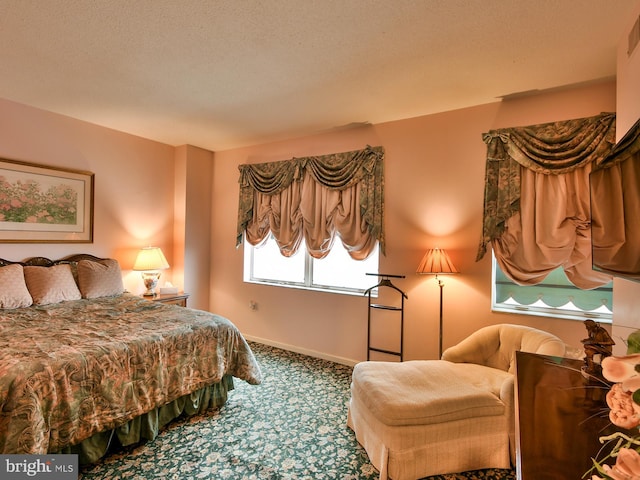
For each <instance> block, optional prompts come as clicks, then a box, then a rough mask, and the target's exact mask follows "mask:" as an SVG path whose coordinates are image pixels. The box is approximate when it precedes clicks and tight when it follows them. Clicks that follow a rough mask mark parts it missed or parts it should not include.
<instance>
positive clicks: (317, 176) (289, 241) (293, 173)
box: [236, 147, 384, 259]
mask: <svg viewBox="0 0 640 480" xmlns="http://www.w3.org/2000/svg"><path fill="white" fill-rule="evenodd" d="M383 159H384V151H383V149H382V147H367V148H365V149H364V150H357V151H353V152H344V153H337V154H332V155H324V156H319V157H305V158H294V159H292V160H287V161H281V162H270V163H262V164H245V165H240V166H239V169H240V180H239V182H240V199H239V206H238V229H237V237H236V245H240V244H241V242H242V238H243V235H244V233H245V232H246V238H247V241H248V242H249V243H250V244H251V245H258V244H260V242H263V241H264V240H265V238H266V237H267V236H268V234H269V232H271V233H273V236H274V237H275V239H276V242H277V243H278V246H279V247H280V251H281V252H282V254H283V255H285V256H291V255H293V254H294V253H295V252H296V251H297V250H298V247H299V246H300V243H301V241H302V238H304V239H305V242H306V244H307V248H308V250H309V253H310V255H312V256H313V257H314V258H323V257H325V256H326V255H327V254H328V253H329V251H330V250H331V247H332V246H333V242H334V239H335V237H336V235H338V237H339V238H340V240H341V241H342V243H343V245H344V246H345V248H346V249H347V251H348V252H349V254H350V255H351V257H352V258H355V259H364V258H366V257H368V256H369V255H370V254H371V252H372V251H373V249H374V248H375V244H376V242H379V244H380V251H381V252H383V253H384V229H383V212H384V201H383V196H384V175H383V174H384V171H383Z"/></svg>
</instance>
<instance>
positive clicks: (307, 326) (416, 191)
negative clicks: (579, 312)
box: [210, 82, 616, 361]
mask: <svg viewBox="0 0 640 480" xmlns="http://www.w3.org/2000/svg"><path fill="white" fill-rule="evenodd" d="M615 101H616V98H615V84H614V83H613V82H605V83H600V84H595V85H590V86H584V87H581V88H575V89H570V90H558V91H554V92H549V93H546V94H541V95H538V96H530V97H523V98H519V99H512V100H509V101H503V102H496V103H494V104H489V105H483V106H478V107H474V108H469V109H464V110H458V111H453V112H447V113H443V114H438V115H431V116H425V117H419V118H414V119H408V120H401V121H397V122H390V123H385V124H379V125H373V126H368V127H363V128H358V129H353V130H346V131H339V132H330V133H325V134H320V135H316V136H312V137H307V138H301V139H295V140H291V141H285V142H278V143H272V144H267V145H260V146H254V147H250V148H243V149H237V150H229V151H224V152H216V154H215V156H214V172H213V203H212V205H213V211H212V225H214V227H213V230H212V243H211V252H212V258H211V297H210V299H211V300H210V307H211V309H212V310H213V311H216V312H218V313H220V314H222V315H225V316H228V317H229V318H230V319H232V320H233V321H234V322H235V323H236V324H237V325H238V326H239V327H240V329H241V330H242V331H243V332H244V333H245V334H247V335H248V336H249V337H255V338H259V339H265V340H268V341H270V342H272V343H275V344H281V345H285V346H294V348H295V349H298V350H301V351H310V352H320V353H321V354H323V355H326V356H328V357H331V358H338V359H343V360H346V361H356V360H362V359H364V358H366V338H367V332H366V326H367V301H366V298H364V297H353V296H343V295H338V294H329V293H318V292H309V291H300V290H293V289H287V288H279V287H271V286H262V285H253V284H245V283H243V281H242V249H239V250H236V249H235V247H234V239H235V229H236V208H237V207H236V199H237V196H238V184H237V178H238V168H237V167H238V165H239V164H241V163H254V162H266V161H274V160H284V159H289V158H291V157H301V156H308V155H322V154H328V153H333V152H342V151H348V150H354V149H360V148H363V147H364V146H365V145H367V144H369V145H374V146H376V145H381V146H383V147H384V148H385V151H386V159H385V182H386V183H385V188H386V191H385V198H386V238H387V255H386V257H381V260H380V271H382V272H385V273H391V274H399V275H406V278H405V279H402V280H398V281H397V282H396V285H398V286H399V287H400V288H402V289H403V290H405V291H406V292H407V293H408V297H409V298H408V300H407V302H406V312H405V322H406V325H405V332H406V338H405V352H406V358H407V359H419V358H435V357H436V356H437V351H438V308H439V307H438V301H439V300H438V295H439V290H438V287H437V285H436V283H435V281H434V279H433V277H425V276H419V275H416V274H415V273H414V272H415V269H416V267H417V266H418V263H419V261H420V259H421V257H422V255H423V254H424V251H425V250H426V249H427V248H431V247H435V246H439V247H441V248H446V249H447V250H448V251H449V252H450V255H451V257H452V260H453V262H454V263H455V265H456V266H457V267H458V269H459V270H460V272H461V273H460V274H459V275H455V276H450V277H446V278H445V283H446V286H445V288H444V323H445V327H444V347H445V348H446V347H447V346H450V345H453V344H455V343H457V342H458V341H459V340H461V339H462V338H464V337H465V336H467V335H468V334H470V333H471V332H473V331H474V330H476V329H477V328H479V327H481V326H484V325H488V324H492V323H499V322H511V323H520V324H527V325H533V326H538V327H540V328H543V329H546V330H549V331H552V332H554V333H556V334H558V335H559V336H560V337H561V338H562V339H563V340H564V341H566V342H567V343H569V344H572V345H575V346H576V347H578V346H580V340H581V339H582V338H584V337H585V336H586V335H585V333H586V332H585V329H584V326H583V325H582V323H581V322H575V321H568V320H557V319H549V318H541V317H529V316H522V315H510V314H497V313H496V314H494V313H491V311H490V295H491V262H490V257H489V256H487V257H485V258H484V259H483V260H482V261H480V262H478V263H476V262H475V256H476V250H477V245H478V240H479V238H480V233H481V216H482V206H483V184H484V167H485V165H484V163H485V145H484V143H483V142H482V138H481V135H482V133H483V132H486V131H488V130H491V129H495V128H502V127H511V126H518V125H530V124H536V123H543V122H550V121H556V120H565V119H570V118H577V117H584V116H591V115H596V114H598V113H600V112H603V111H615V107H616V104H615ZM383 300H384V299H383ZM252 301H254V302H256V303H257V304H258V309H257V310H255V311H253V310H251V309H250V308H249V304H250V302H252ZM387 335H391V332H388V333H387Z"/></svg>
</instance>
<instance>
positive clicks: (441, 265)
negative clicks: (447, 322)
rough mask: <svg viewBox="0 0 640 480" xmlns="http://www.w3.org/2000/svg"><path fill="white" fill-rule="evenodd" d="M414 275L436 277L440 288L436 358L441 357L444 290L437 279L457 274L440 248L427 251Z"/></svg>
mask: <svg viewBox="0 0 640 480" xmlns="http://www.w3.org/2000/svg"><path fill="white" fill-rule="evenodd" d="M416 273H420V274H431V275H435V276H436V281H437V282H438V286H439V287H440V343H439V350H438V352H439V354H438V358H441V357H442V289H443V288H444V282H443V281H442V280H441V279H439V278H438V275H442V274H449V273H458V270H456V267H454V266H453V263H451V259H450V258H449V255H447V252H446V251H444V250H442V249H440V248H433V249H431V250H427V253H425V254H424V257H422V261H421V262H420V265H419V266H418V270H417V271H416Z"/></svg>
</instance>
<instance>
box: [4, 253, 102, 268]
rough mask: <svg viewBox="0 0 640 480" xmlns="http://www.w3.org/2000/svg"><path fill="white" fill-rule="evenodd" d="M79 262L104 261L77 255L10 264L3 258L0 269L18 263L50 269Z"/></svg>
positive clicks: (10, 262)
mask: <svg viewBox="0 0 640 480" xmlns="http://www.w3.org/2000/svg"><path fill="white" fill-rule="evenodd" d="M80 260H92V261H94V262H95V261H98V260H105V259H104V258H99V257H96V256H94V255H90V254H88V253H78V254H75V255H70V256H68V257H65V258H61V259H60V260H50V259H48V258H46V257H31V258H27V259H26V260H23V261H22V262H12V261H11V260H5V259H4V258H0V267H4V266H6V265H12V264H16V263H19V264H20V265H22V266H34V267H51V266H53V265H59V264H61V263H74V262H79V261H80Z"/></svg>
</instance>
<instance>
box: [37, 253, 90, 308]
mask: <svg viewBox="0 0 640 480" xmlns="http://www.w3.org/2000/svg"><path fill="white" fill-rule="evenodd" d="M24 279H25V281H26V283H27V288H28V289H29V293H30V294H31V297H32V298H33V303H34V304H35V305H46V304H49V303H59V302H62V301H65V300H80V298H82V296H81V295H80V290H78V286H77V285H76V282H75V280H74V279H73V274H72V273H71V267H70V266H69V264H66V263H63V264H60V265H54V266H52V267H31V266H27V267H24Z"/></svg>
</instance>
